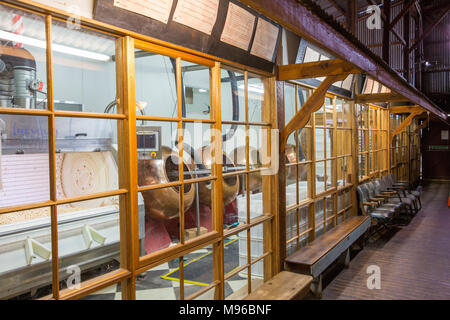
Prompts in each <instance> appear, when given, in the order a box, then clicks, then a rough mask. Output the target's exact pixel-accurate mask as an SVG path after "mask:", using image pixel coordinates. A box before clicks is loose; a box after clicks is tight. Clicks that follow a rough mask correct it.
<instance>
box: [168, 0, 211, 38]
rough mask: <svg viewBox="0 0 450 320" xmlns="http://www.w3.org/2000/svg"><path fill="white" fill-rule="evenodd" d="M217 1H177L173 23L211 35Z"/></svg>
mask: <svg viewBox="0 0 450 320" xmlns="http://www.w3.org/2000/svg"><path fill="white" fill-rule="evenodd" d="M218 8H219V0H178V3H177V7H176V9H175V13H174V16H173V21H176V22H178V23H181V24H184V25H185V26H188V27H191V28H193V29H195V30H198V31H201V32H203V33H206V34H207V35H211V31H212V29H213V27H214V24H215V23H216V19H217V10H218Z"/></svg>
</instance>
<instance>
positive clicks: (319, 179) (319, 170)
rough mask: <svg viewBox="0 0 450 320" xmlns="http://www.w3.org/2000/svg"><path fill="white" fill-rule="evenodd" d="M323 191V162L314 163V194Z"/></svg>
mask: <svg viewBox="0 0 450 320" xmlns="http://www.w3.org/2000/svg"><path fill="white" fill-rule="evenodd" d="M323 191H325V162H324V161H320V162H316V194H319V193H321V192H323Z"/></svg>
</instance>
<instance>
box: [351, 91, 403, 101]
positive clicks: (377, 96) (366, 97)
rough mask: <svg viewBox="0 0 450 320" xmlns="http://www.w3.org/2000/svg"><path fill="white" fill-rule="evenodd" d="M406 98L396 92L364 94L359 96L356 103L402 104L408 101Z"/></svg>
mask: <svg viewBox="0 0 450 320" xmlns="http://www.w3.org/2000/svg"><path fill="white" fill-rule="evenodd" d="M407 100H408V99H406V98H405V97H403V96H402V95H400V94H398V93H395V92H387V93H364V94H357V95H356V99H355V102H356V103H374V102H400V101H407Z"/></svg>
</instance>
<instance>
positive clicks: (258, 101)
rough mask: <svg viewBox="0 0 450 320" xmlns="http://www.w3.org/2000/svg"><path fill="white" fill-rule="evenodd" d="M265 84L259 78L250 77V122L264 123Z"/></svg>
mask: <svg viewBox="0 0 450 320" xmlns="http://www.w3.org/2000/svg"><path fill="white" fill-rule="evenodd" d="M263 106H264V83H263V80H262V79H261V78H259V77H253V76H251V75H249V77H248V121H249V122H262V120H263V119H262V108H263Z"/></svg>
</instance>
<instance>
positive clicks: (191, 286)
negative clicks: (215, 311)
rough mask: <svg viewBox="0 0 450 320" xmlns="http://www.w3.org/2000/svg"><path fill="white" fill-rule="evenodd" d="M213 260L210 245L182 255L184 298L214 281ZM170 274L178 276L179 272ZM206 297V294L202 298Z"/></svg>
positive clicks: (174, 276)
mask: <svg viewBox="0 0 450 320" xmlns="http://www.w3.org/2000/svg"><path fill="white" fill-rule="evenodd" d="M213 261H214V259H213V247H212V245H209V246H207V247H204V248H201V249H198V250H195V251H193V252H190V253H188V254H187V255H185V256H184V271H183V273H184V274H183V278H184V297H185V299H186V298H188V297H189V296H191V295H193V294H194V293H196V292H198V291H199V290H202V289H204V288H205V287H207V286H209V285H210V284H211V283H212V282H213V281H214V279H213ZM170 276H171V277H173V278H179V272H174V273H172V274H171V275H170ZM211 293H213V292H211ZM206 298H207V297H206V296H204V297H203V299H206Z"/></svg>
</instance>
